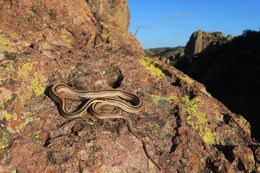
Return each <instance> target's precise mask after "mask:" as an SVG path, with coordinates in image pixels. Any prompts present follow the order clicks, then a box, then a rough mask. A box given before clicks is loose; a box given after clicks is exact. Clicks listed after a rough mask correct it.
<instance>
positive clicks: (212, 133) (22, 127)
mask: <svg viewBox="0 0 260 173" xmlns="http://www.w3.org/2000/svg"><path fill="white" fill-rule="evenodd" d="M11 2H12V3H11ZM36 2H37V3H40V2H41V1H39V2H38V1H33V2H32V1H19V2H18V1H5V2H1V3H0V6H1V8H2V9H5V10H7V9H10V8H12V9H13V10H12V12H15V16H14V17H13V18H11V17H9V18H8V16H7V20H5V21H4V20H3V18H1V23H3V24H4V25H1V26H0V27H1V30H2V32H1V35H0V54H1V55H2V56H1V57H2V59H1V60H0V62H1V64H0V98H1V99H0V128H1V131H0V172H12V171H16V172H21V173H23V172H45V173H50V172H55V173H56V172H84V173H87V172H160V171H159V170H158V168H157V167H156V166H155V165H154V164H153V163H152V162H151V161H149V159H148V158H147V156H146V155H145V152H144V150H143V147H142V143H141V142H140V141H139V140H137V139H136V138H135V137H134V136H133V135H131V133H129V132H128V130H127V127H126V124H125V122H124V121H123V120H120V119H116V120H115V119H114V120H109V119H107V120H99V119H97V118H95V117H92V116H90V115H86V116H84V117H83V118H81V119H74V120H71V121H67V120H66V119H64V118H63V117H62V116H61V115H60V114H59V112H58V110H57V107H56V105H55V103H54V102H53V101H52V100H51V99H50V98H49V97H48V94H47V93H48V89H49V86H51V85H52V84H55V83H58V82H63V83H66V84H68V85H70V86H72V87H74V88H76V89H83V90H100V89H111V88H117V89H120V90H123V91H127V92H130V93H135V94H137V95H138V96H139V97H140V99H141V100H142V102H143V106H142V109H141V111H140V112H139V113H137V114H126V113H124V114H126V115H128V116H129V117H130V118H131V120H132V121H133V126H134V129H135V131H136V132H137V133H138V135H139V136H140V137H141V138H142V139H143V140H144V141H145V143H146V145H147V151H148V153H149V154H150V155H151V157H152V158H153V159H154V160H155V161H156V162H157V163H158V164H159V165H160V167H161V168H162V171H161V172H176V171H178V172H228V171H229V172H248V171H257V169H259V143H258V142H256V141H254V140H253V139H252V138H251V130H250V125H249V123H248V122H247V121H246V120H245V119H244V118H243V117H242V116H239V115H236V114H233V113H232V112H230V111H229V110H228V109H227V108H226V107H225V106H224V105H223V104H222V103H220V102H219V101H217V100H216V99H214V98H212V97H211V95H210V94H209V93H208V92H207V91H206V89H205V87H204V86H203V85H201V84H200V83H198V82H196V81H194V80H193V79H191V78H189V77H188V76H187V75H185V74H183V73H182V72H180V71H178V70H176V69H175V68H173V67H171V66H169V65H167V64H164V63H162V62H159V61H157V60H150V59H149V58H146V57H140V56H137V55H126V54H128V53H131V51H130V50H126V49H109V50H108V49H106V50H103V49H101V48H100V49H96V50H94V49H90V48H88V47H87V46H83V47H81V46H77V44H75V43H74V41H75V40H73V44H71V45H70V44H68V45H67V44H65V43H69V42H63V41H60V40H59V39H56V38H58V36H61V34H60V32H62V29H61V28H56V29H57V30H56V29H54V30H53V29H52V28H51V29H50V28H49V29H50V30H49V29H47V30H48V31H46V33H49V35H48V37H46V35H45V34H46V33H45V31H44V33H45V34H44V36H45V39H42V40H41V39H39V40H38V41H37V40H36V38H38V37H34V35H37V33H38V34H39V33H42V32H43V31H42V30H41V29H39V28H38V29H37V27H40V26H39V25H38V24H37V23H35V24H34V23H33V22H39V23H41V22H43V24H44V23H46V24H48V21H50V22H51V21H52V20H54V19H55V20H57V21H59V22H65V25H68V26H74V24H70V23H69V22H68V21H70V22H76V23H77V22H78V21H73V20H71V18H70V17H72V16H74V15H76V14H77V13H78V12H81V10H82V9H79V10H78V11H77V10H73V9H74V7H72V5H71V4H72V1H69V0H67V1H62V2H63V3H60V4H58V3H57V4H56V3H55V2H52V1H44V3H43V2H42V3H40V4H37V3H36ZM47 2H48V3H47ZM57 2H58V1H57ZM84 2H85V4H84V3H83V1H79V4H80V5H81V6H82V8H86V10H83V11H84V12H86V13H87V12H88V11H87V6H88V5H90V4H91V8H90V9H91V12H89V13H90V14H88V15H89V16H90V19H92V18H91V14H92V15H93V14H94V12H93V11H92V10H94V9H96V8H97V7H99V8H100V9H99V10H101V9H102V8H103V7H106V6H107V5H106V3H107V2H103V1H95V2H94V1H84ZM98 2H100V3H98ZM109 2H110V1H109ZM111 2H114V3H115V6H114V7H113V6H111V7H110V8H112V9H113V8H116V9H117V8H123V7H121V6H118V5H117V1H111ZM123 2H124V1H120V2H118V3H119V4H121V5H126V4H125V3H123ZM18 4H19V5H18ZM73 4H75V3H73ZM79 4H76V5H79ZM46 6H49V7H52V8H53V13H54V14H56V13H57V14H56V15H55V16H56V18H53V19H52V20H50V19H48V17H46V18H47V19H46V20H47V22H46V21H45V18H41V17H44V16H45V15H43V14H45V11H44V9H45V8H43V7H46ZM81 6H78V7H81ZM18 7H19V8H18ZM28 7H30V8H28ZM31 7H35V9H33V8H31ZM88 7H90V6H88ZM94 7H95V8H94ZM38 8H40V9H39V10H38ZM58 9H59V10H61V9H62V10H63V13H60V12H58ZM116 9H115V12H104V13H102V12H99V13H95V15H103V14H106V15H111V21H113V20H115V21H117V20H116V19H115V18H116V17H115V18H114V17H113V16H117V12H116V11H117V10H116ZM123 9H125V8H123ZM27 10H29V11H35V10H36V14H39V15H40V16H41V17H40V18H37V16H38V15H36V14H34V15H35V17H36V18H30V17H29V19H30V20H32V21H33V22H32V23H30V24H31V26H28V25H26V26H25V24H26V22H28V21H27V19H28V18H24V16H26V15H23V16H21V19H20V20H19V19H18V18H19V15H18V14H21V13H22V12H24V13H23V14H27V13H26V12H27ZM41 10H43V12H41ZM96 10H97V9H96ZM75 11H76V12H75ZM83 11H82V13H83V14H82V16H84V12H83ZM38 12H39V13H38ZM72 12H73V13H72ZM74 12H75V14H74ZM71 13H72V14H71ZM29 14H31V12H29V13H28V15H29ZM65 14H67V18H68V20H65V18H64V20H58V19H63V17H64V16H63V17H62V15H65ZM80 14H81V13H80ZM5 15H8V14H5ZM12 15H14V14H12ZM46 15H47V14H46ZM38 17H39V16H38ZM49 17H50V16H49ZM92 17H93V16H92ZM95 18H96V17H94V18H93V19H92V20H91V21H89V22H90V23H92V22H93V21H95V20H96V19H95ZM25 19H26V20H25ZM40 19H43V20H40ZM107 19H110V17H108V18H106V17H100V18H99V20H98V21H100V20H107ZM30 20H29V21H30ZM75 20H81V18H80V16H78V18H76V19H75ZM84 20H85V18H84ZM22 21H24V23H23V22H22ZM119 21H121V20H118V22H119ZM66 22H68V23H66ZM83 23H84V22H83ZM99 25H100V23H95V25H93V28H96V27H97V28H98V26H99ZM121 25H122V28H123V27H126V25H127V24H120V26H121ZM7 26H8V27H10V28H12V30H10V31H9V32H7ZM18 26H19V27H21V31H22V30H24V31H27V30H29V31H34V32H29V31H28V33H27V32H26V33H21V32H18V31H17V28H18ZM75 26H76V25H75ZM91 26H92V25H90V26H89V27H91ZM108 27H109V25H108ZM32 28H34V29H35V30H33V29H32ZM82 28H83V27H82ZM82 28H77V27H74V28H73V27H71V28H69V31H68V30H66V32H67V33H70V34H72V33H73V34H76V33H80V32H81V29H82ZM99 29H100V28H99ZM14 31H17V33H16V32H14ZM70 31H72V32H70ZM93 31H94V32H95V29H94V30H93ZM111 32H112V31H111ZM25 36H27V37H25ZM76 37H78V36H76ZM115 37H117V36H115ZM43 38H44V37H43ZM49 38H51V39H49ZM54 38H55V39H54ZM28 40H29V41H28ZM30 40H33V41H34V42H33V44H31V43H32V42H30ZM114 40H116V39H114ZM53 41H56V42H53ZM115 42H116V41H115ZM88 43H90V42H88ZM100 43H101V44H103V45H105V43H104V42H102V41H101V42H100ZM103 48H104V47H103ZM127 52H128V53H127ZM71 105H72V107H73V106H74V105H78V103H74V102H73V101H72V104H71ZM116 111H117V110H116ZM122 113H123V112H122ZM18 120H19V121H20V123H19V124H16V125H15V128H12V125H10V124H11V122H16V121H18Z"/></svg>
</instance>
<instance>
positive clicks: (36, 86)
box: [31, 73, 46, 96]
mask: <svg viewBox="0 0 260 173" xmlns="http://www.w3.org/2000/svg"><path fill="white" fill-rule="evenodd" d="M31 86H32V89H33V91H34V93H35V95H36V96H39V95H42V94H43V93H44V91H45V88H46V87H45V80H44V78H43V76H42V75H41V74H40V73H35V74H34V78H33V79H32V80H31Z"/></svg>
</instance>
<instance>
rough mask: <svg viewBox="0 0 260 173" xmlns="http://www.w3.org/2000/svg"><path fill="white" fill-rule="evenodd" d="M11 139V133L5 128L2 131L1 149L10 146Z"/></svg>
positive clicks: (0, 132) (0, 134) (0, 135)
mask: <svg viewBox="0 0 260 173" xmlns="http://www.w3.org/2000/svg"><path fill="white" fill-rule="evenodd" d="M10 141H11V135H10V133H8V132H7V131H5V130H1V131H0V149H5V148H7V147H9V144H10Z"/></svg>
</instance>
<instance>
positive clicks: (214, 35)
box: [184, 30, 233, 56]
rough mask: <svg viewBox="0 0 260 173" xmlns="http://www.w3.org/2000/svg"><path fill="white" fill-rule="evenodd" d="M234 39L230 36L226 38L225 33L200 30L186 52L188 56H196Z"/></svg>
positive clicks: (194, 34)
mask: <svg viewBox="0 0 260 173" xmlns="http://www.w3.org/2000/svg"><path fill="white" fill-rule="evenodd" d="M232 38H233V37H232V36H230V35H228V36H227V37H225V36H224V33H223V32H205V31H202V30H198V31H196V32H194V33H193V34H192V35H191V37H190V39H189V41H188V43H187V45H186V47H185V50H184V52H185V55H187V56H191V55H195V54H198V53H201V52H203V51H208V50H212V49H214V48H215V47H217V46H218V45H222V44H224V43H226V42H228V41H230V40H232Z"/></svg>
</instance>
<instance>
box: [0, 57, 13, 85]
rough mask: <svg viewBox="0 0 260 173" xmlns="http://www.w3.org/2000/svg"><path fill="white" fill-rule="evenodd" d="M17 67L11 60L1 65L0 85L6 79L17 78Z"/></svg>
mask: <svg viewBox="0 0 260 173" xmlns="http://www.w3.org/2000/svg"><path fill="white" fill-rule="evenodd" d="M15 72H16V70H15V67H14V62H13V61H10V62H8V63H7V64H6V65H3V66H2V67H0V85H3V84H4V82H5V81H7V80H11V79H15V77H14V76H15Z"/></svg>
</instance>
